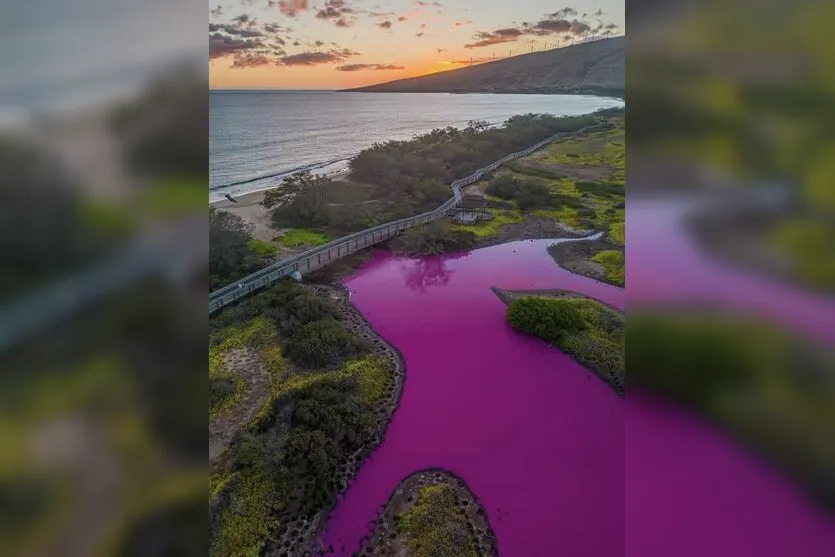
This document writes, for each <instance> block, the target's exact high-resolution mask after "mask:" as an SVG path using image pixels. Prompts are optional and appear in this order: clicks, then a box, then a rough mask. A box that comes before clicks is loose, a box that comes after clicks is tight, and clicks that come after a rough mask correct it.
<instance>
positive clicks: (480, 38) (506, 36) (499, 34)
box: [464, 27, 523, 48]
mask: <svg viewBox="0 0 835 557" xmlns="http://www.w3.org/2000/svg"><path fill="white" fill-rule="evenodd" d="M522 35H523V31H521V30H520V29H516V28H513V27H507V28H504V29H496V30H495V31H492V32H490V33H485V32H483V31H479V32H477V33H476V34H475V36H474V38H475V39H476V42H474V43H469V44H465V45H464V48H479V47H482V46H491V45H496V44H502V43H512V42H514V41H516V40H517V39H518V38H519V37H520V36H522Z"/></svg>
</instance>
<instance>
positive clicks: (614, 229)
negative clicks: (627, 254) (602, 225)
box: [608, 222, 626, 245]
mask: <svg viewBox="0 0 835 557" xmlns="http://www.w3.org/2000/svg"><path fill="white" fill-rule="evenodd" d="M608 236H609V239H610V240H611V241H613V242H615V243H616V244H620V245H624V244H625V243H626V233H625V231H624V223H623V222H613V223H612V224H611V225H609V234H608Z"/></svg>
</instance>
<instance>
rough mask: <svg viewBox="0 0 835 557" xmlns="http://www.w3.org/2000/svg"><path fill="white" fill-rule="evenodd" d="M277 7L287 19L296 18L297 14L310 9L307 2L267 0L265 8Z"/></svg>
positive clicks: (301, 0)
mask: <svg viewBox="0 0 835 557" xmlns="http://www.w3.org/2000/svg"><path fill="white" fill-rule="evenodd" d="M276 6H277V7H278V9H279V11H280V12H281V13H283V14H284V15H286V16H287V17H297V16H298V15H299V12H306V11H307V10H309V9H310V2H309V1H308V0H268V1H267V7H269V8H275V7H276Z"/></svg>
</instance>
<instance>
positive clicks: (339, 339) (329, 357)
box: [285, 317, 360, 368]
mask: <svg viewBox="0 0 835 557" xmlns="http://www.w3.org/2000/svg"><path fill="white" fill-rule="evenodd" d="M359 348H360V347H359V343H358V342H357V341H356V340H355V339H354V337H352V336H351V334H350V333H349V332H348V331H346V330H345V329H344V328H343V327H342V326H341V325H340V324H339V323H338V322H337V321H336V320H335V319H333V318H331V317H328V318H325V319H320V320H318V321H312V322H310V323H308V324H306V325H303V326H302V327H300V328H298V329H296V330H295V331H294V332H292V333H291V334H290V338H289V341H288V343H287V346H286V348H285V353H286V354H287V357H288V358H290V359H291V360H292V361H293V362H295V363H296V364H299V365H301V366H304V367H308V368H324V367H328V366H332V365H334V364H337V363H339V362H340V361H342V360H343V359H345V358H347V357H348V356H351V355H353V354H356V353H357V352H359Z"/></svg>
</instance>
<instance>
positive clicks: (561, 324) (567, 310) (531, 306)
mask: <svg viewBox="0 0 835 557" xmlns="http://www.w3.org/2000/svg"><path fill="white" fill-rule="evenodd" d="M507 319H508V321H509V322H510V324H511V326H513V328H515V329H516V330H519V331H522V332H524V333H528V334H532V335H535V336H538V337H540V338H542V339H545V340H547V341H549V342H557V341H558V340H559V339H560V338H561V337H563V336H564V335H566V334H570V333H574V332H577V331H579V330H581V329H584V328H585V326H586V323H585V320H584V319H583V315H582V313H580V310H579V308H578V307H577V305H576V304H575V303H573V302H572V300H557V299H546V298H536V297H527V298H522V299H520V300H516V301H515V302H513V303H512V304H511V305H510V307H509V308H508V310H507Z"/></svg>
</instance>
